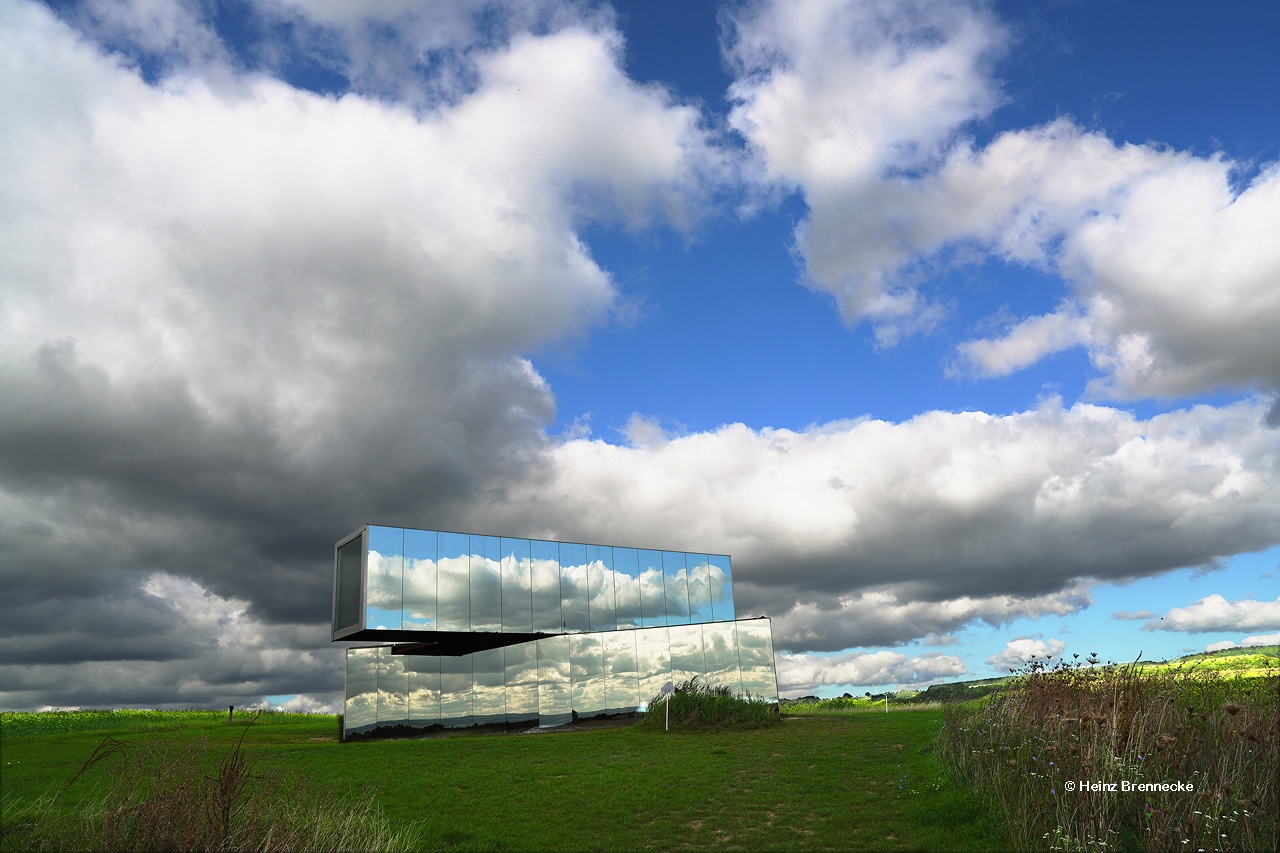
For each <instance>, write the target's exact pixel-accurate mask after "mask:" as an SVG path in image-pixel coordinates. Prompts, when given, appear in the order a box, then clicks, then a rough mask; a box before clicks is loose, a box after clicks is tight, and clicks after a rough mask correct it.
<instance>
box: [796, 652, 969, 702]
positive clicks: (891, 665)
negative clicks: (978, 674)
mask: <svg viewBox="0 0 1280 853" xmlns="http://www.w3.org/2000/svg"><path fill="white" fill-rule="evenodd" d="M777 667H778V689H779V690H780V691H782V692H783V693H787V692H791V693H794V692H796V691H803V690H814V689H816V688H819V687H827V686H836V687H871V686H881V685H885V684H899V685H902V684H912V685H918V686H924V685H927V684H931V683H933V682H935V681H941V680H944V679H953V678H955V677H956V676H959V675H964V674H965V673H966V672H967V670H966V669H965V666H964V663H962V662H961V660H960V658H958V657H955V656H953V655H943V654H937V653H934V654H926V655H920V656H918V657H914V658H908V657H907V656H906V655H904V654H901V653H899V652H888V651H882V652H852V653H849V654H843V655H834V656H832V657H820V656H817V655H806V654H779V655H778V656H777Z"/></svg>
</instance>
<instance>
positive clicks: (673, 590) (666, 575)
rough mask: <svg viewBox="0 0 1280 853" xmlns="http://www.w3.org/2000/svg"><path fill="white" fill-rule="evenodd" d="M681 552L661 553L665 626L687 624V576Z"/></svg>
mask: <svg viewBox="0 0 1280 853" xmlns="http://www.w3.org/2000/svg"><path fill="white" fill-rule="evenodd" d="M684 557H685V555H684V552H683V551H663V552H662V580H663V583H665V584H666V588H667V589H666V591H667V624H668V625H688V624H689V575H688V569H687V568H686V567H685V559H684Z"/></svg>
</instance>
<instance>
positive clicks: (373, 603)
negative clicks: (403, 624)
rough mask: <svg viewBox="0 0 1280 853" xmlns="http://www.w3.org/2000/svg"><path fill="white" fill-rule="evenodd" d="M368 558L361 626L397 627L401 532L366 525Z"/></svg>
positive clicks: (401, 597) (400, 601)
mask: <svg viewBox="0 0 1280 853" xmlns="http://www.w3.org/2000/svg"><path fill="white" fill-rule="evenodd" d="M368 560H369V562H368V572H369V575H368V576H369V581H368V589H367V590H366V592H365V613H364V626H365V628H373V629H380V630H398V629H399V628H400V610H401V607H402V605H403V601H404V531H403V530H401V529H400V528H399V527H372V526H370V528H369V557H368Z"/></svg>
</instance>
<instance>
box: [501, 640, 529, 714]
mask: <svg viewBox="0 0 1280 853" xmlns="http://www.w3.org/2000/svg"><path fill="white" fill-rule="evenodd" d="M503 651H504V652H505V653H506V654H505V656H504V657H505V664H506V672H507V722H510V723H518V722H526V721H533V720H536V719H538V644H537V643H521V644H519V645H516V646H507V647H506V648H505V649H504V650H503Z"/></svg>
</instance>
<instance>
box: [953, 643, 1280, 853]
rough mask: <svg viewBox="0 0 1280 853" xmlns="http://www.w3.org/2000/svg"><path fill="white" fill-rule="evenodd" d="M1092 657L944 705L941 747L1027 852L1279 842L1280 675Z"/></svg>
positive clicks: (1265, 846) (1275, 845)
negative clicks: (973, 700) (1111, 662)
mask: <svg viewBox="0 0 1280 853" xmlns="http://www.w3.org/2000/svg"><path fill="white" fill-rule="evenodd" d="M1087 663H1088V664H1090V666H1083V665H1082V664H1081V663H1075V664H1070V665H1068V664H1065V663H1059V664H1058V665H1056V666H1054V667H1053V668H1049V667H1047V666H1046V665H1045V664H1043V663H1040V662H1033V663H1032V664H1031V665H1029V666H1028V667H1027V668H1026V669H1025V670H1024V671H1022V672H1020V673H1018V674H1017V677H1016V678H1015V679H1014V680H1013V681H1012V682H1011V684H1010V685H1009V686H1008V687H1006V688H1005V689H1004V690H1002V691H1000V692H998V693H996V694H994V695H993V696H992V697H991V698H990V700H989V701H988V702H987V703H985V704H984V705H981V706H977V707H974V706H969V707H959V706H957V707H953V708H948V709H947V710H946V711H945V713H944V727H943V730H942V732H941V734H940V735H939V738H938V743H937V746H938V753H939V756H940V757H941V758H942V760H943V761H944V762H946V763H947V764H948V765H949V766H950V768H951V769H952V771H953V772H954V773H955V774H956V775H957V776H958V777H959V778H960V779H962V780H963V781H965V782H966V783H968V784H969V785H971V786H973V788H974V789H975V792H976V793H977V795H978V796H980V797H982V798H983V799H984V800H985V801H986V802H987V803H988V804H989V806H990V807H991V808H992V809H993V810H994V811H996V812H1003V813H1004V815H1005V818H1006V821H1007V826H1008V828H1009V831H1010V833H1011V838H1012V840H1013V842H1014V843H1015V844H1016V845H1017V846H1018V847H1019V848H1020V849H1024V850H1029V849H1044V848H1046V847H1048V848H1049V849H1054V850H1082V851H1095V853H1096V851H1105V850H1112V849H1118V848H1121V847H1136V848H1139V849H1148V850H1170V849H1179V850H1184V849H1185V850H1200V849H1203V850H1206V851H1210V850H1275V849H1280V818H1278V816H1280V805H1278V804H1277V787H1280V782H1278V781H1277V777H1276V773H1275V768H1276V766H1277V764H1278V763H1280V696H1278V695H1277V690H1280V687H1278V681H1277V679H1276V678H1275V677H1274V676H1270V677H1261V678H1236V679H1224V678H1220V677H1219V676H1218V674H1217V673H1216V672H1214V671H1212V670H1207V671H1203V670H1198V671H1191V672H1187V671H1183V670H1179V669H1164V670H1161V669H1153V668H1147V669H1143V668H1141V667H1139V666H1137V665H1129V666H1123V667H1115V666H1108V667H1097V666H1096V664H1097V663H1098V660H1097V659H1096V656H1094V657H1091V658H1090V659H1089V660H1088V661H1087ZM1125 783H1128V784H1129V785H1130V786H1131V787H1130V789H1129V790H1125V788H1124V787H1123V786H1124V785H1125ZM1179 783H1181V789H1180V788H1179V787H1178V785H1179ZM1112 784H1114V785H1115V786H1116V787H1115V789H1111V788H1110V786H1111V785H1112ZM1161 784H1163V785H1165V786H1166V787H1167V788H1168V789H1167V790H1159V789H1151V788H1149V787H1148V788H1147V789H1139V788H1137V786H1152V785H1161ZM1069 785H1070V786H1071V787H1068V786H1069ZM1187 785H1190V786H1191V787H1192V788H1193V790H1191V791H1188V790H1186V789H1185V787H1186V786H1187Z"/></svg>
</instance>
